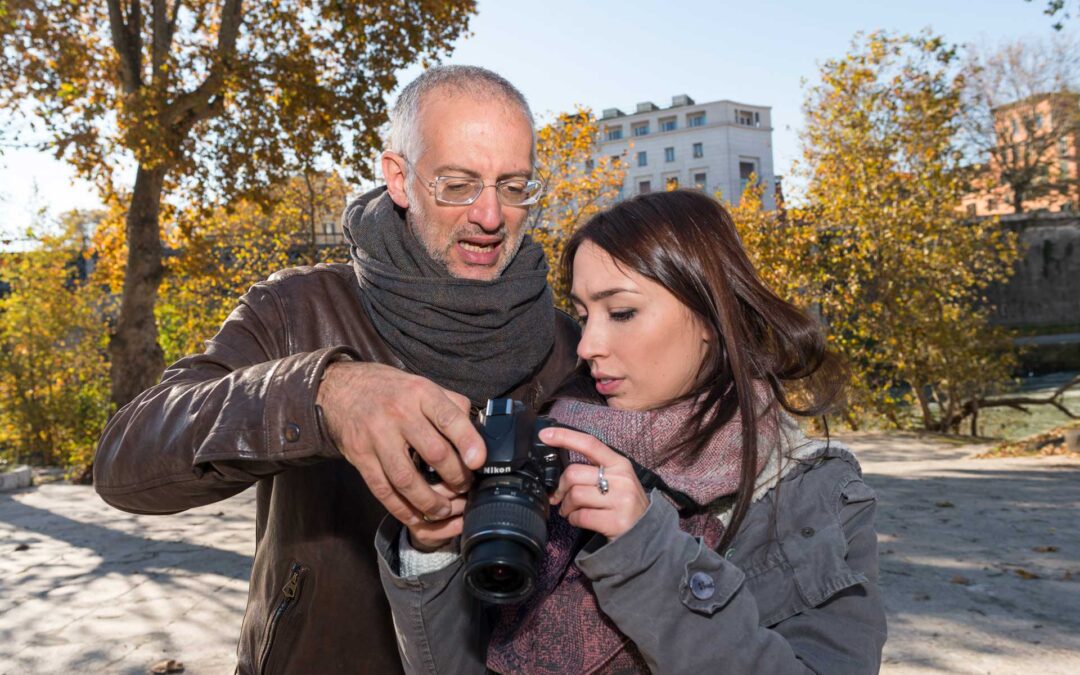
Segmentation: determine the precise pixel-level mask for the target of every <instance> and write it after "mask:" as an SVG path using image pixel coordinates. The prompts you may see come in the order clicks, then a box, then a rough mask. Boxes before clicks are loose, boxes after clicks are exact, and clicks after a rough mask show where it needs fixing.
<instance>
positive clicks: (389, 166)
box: [380, 150, 409, 209]
mask: <svg viewBox="0 0 1080 675" xmlns="http://www.w3.org/2000/svg"><path fill="white" fill-rule="evenodd" d="M380 159H381V161H382V174H383V179H384V180H386V190H387V192H389V193H390V199H393V200H394V203H395V204H397V205H398V206H399V207H401V208H403V209H407V208H409V196H408V195H407V194H406V193H405V181H407V180H409V176H408V173H407V168H406V166H405V158H404V157H402V156H401V155H399V154H397V153H396V152H392V151H390V150H387V151H386V152H384V153H383V154H382V157H381V158H380Z"/></svg>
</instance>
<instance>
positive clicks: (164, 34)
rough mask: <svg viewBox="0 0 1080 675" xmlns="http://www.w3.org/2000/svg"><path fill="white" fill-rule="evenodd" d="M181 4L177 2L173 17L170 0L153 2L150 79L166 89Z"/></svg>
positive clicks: (154, 0)
mask: <svg viewBox="0 0 1080 675" xmlns="http://www.w3.org/2000/svg"><path fill="white" fill-rule="evenodd" d="M179 6H180V3H179V0H178V1H177V3H176V5H175V6H174V7H173V12H172V16H170V15H169V14H170V13H169V6H168V0H153V19H152V26H153V30H152V35H153V37H152V40H153V43H152V45H151V52H152V54H153V56H152V59H151V67H152V68H153V70H152V71H151V73H150V79H151V81H152V82H153V83H154V84H155V85H159V86H161V87H164V86H165V85H166V83H167V82H168V79H169V71H168V68H167V65H168V60H169V50H170V49H172V41H173V32H174V30H175V28H176V10H177V9H179Z"/></svg>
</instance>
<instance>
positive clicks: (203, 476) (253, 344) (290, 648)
mask: <svg viewBox="0 0 1080 675" xmlns="http://www.w3.org/2000/svg"><path fill="white" fill-rule="evenodd" d="M360 293H361V289H360V286H359V284H358V283H357V281H356V276H355V275H354V273H353V270H352V267H351V266H349V265H344V264H335V265H319V266H318V267H314V268H298V269H292V270H286V271H284V272H280V273H278V274H275V275H274V276H273V277H271V278H270V279H269V280H268V281H266V282H264V283H260V284H256V285H255V286H253V287H252V288H251V290H250V291H248V293H247V294H246V295H244V297H243V298H241V300H240V304H239V306H238V307H237V308H236V309H235V310H234V311H233V313H232V314H231V315H230V316H229V318H228V319H227V320H226V321H225V324H224V325H223V326H222V327H221V330H220V331H219V332H218V334H217V335H216V336H215V337H214V338H213V339H212V340H210V341H209V342H208V343H207V347H206V351H205V352H203V353H202V354H198V355H195V356H189V357H186V358H184V359H181V360H180V361H178V362H176V363H175V364H173V365H172V366H171V367H170V368H168V369H167V370H166V371H165V374H164V376H163V377H162V380H161V383H160V384H158V385H156V386H154V387H151V388H150V389H147V390H146V391H144V392H143V393H142V394H140V395H139V396H138V397H137V398H136V399H135V400H134V401H132V402H131V403H129V404H128V405H126V406H125V407H124V408H122V409H121V410H120V411H119V412H118V413H117V414H116V415H115V416H114V417H113V418H112V419H111V420H110V421H109V424H108V425H107V426H106V428H105V432H104V434H103V435H102V438H101V442H100V444H99V446H98V450H97V455H96V457H95V460H94V484H95V485H96V487H97V491H98V494H100V495H101V497H102V498H103V499H104V500H105V501H106V502H108V503H109V504H111V505H113V506H115V507H117V508H120V509H123V510H125V511H130V512H133V513H175V512H177V511H182V510H184V509H188V508H191V507H194V506H200V505H203V504H208V503H211V502H215V501H217V500H220V499H225V498H227V497H229V496H231V495H234V494H236V493H238V492H240V491H242V490H244V489H246V488H247V487H249V486H250V485H252V484H256V485H257V490H258V493H257V509H258V512H257V520H256V532H255V537H256V550H255V561H254V567H253V569H252V571H251V584H250V587H249V591H248V604H247V610H246V612H245V614H244V623H243V628H242V631H241V636H240V643H239V645H238V647H237V655H238V661H239V663H238V668H237V670H238V672H241V673H320V674H326V675H329V674H332V673H364V672H377V673H392V672H400V670H401V663H400V660H399V656H398V650H397V646H396V641H395V635H394V629H393V623H392V620H391V616H390V609H389V606H388V605H387V602H386V599H385V598H384V596H383V592H382V587H381V585H380V582H379V569H378V562H377V560H376V555H375V549H374V547H373V545H372V542H373V541H374V539H375V531H376V528H377V526H378V524H379V521H380V520H382V518H383V516H384V515H385V514H386V511H385V510H384V509H383V508H382V506H381V504H379V502H377V501H376V500H375V499H374V497H372V495H371V493H370V492H369V491H368V490H367V488H366V486H365V485H364V483H363V481H362V480H361V478H360V475H359V473H358V472H357V471H356V469H354V468H353V467H352V466H351V465H350V464H348V463H347V462H346V461H345V460H344V459H342V458H341V456H340V454H339V452H338V451H337V449H336V448H335V447H334V445H333V443H332V442H331V441H330V440H329V437H328V435H327V433H326V431H325V428H324V426H323V424H322V420H321V417H320V411H319V410H318V409H317V408H316V406H315V396H316V392H317V390H318V385H319V380H320V378H321V377H322V373H323V370H324V368H325V367H326V364H327V363H328V362H330V361H331V360H334V359H341V358H353V359H357V360H362V361H375V362H379V363H385V364H390V365H394V366H398V367H401V363H400V361H398V360H397V359H396V358H395V357H394V355H393V354H392V353H391V352H390V350H389V349H388V348H387V346H386V345H385V344H384V343H383V341H382V340H381V339H380V337H379V335H378V334H377V333H376V331H375V329H374V327H373V326H372V325H371V323H370V322H369V320H368V318H367V316H366V315H365V314H364V312H363V310H362V306H361V303H360ZM578 334H579V332H578V329H577V325H576V324H575V322H574V321H573V320H572V319H570V318H569V317H568V316H567V315H565V314H563V313H562V312H556V338H555V346H554V348H553V349H552V352H551V354H549V356H548V357H547V359H546V361H545V362H544V363H543V364H542V366H541V367H540V368H539V369H538V371H537V372H536V373H535V375H534V376H533V378H532V379H531V380H530V381H528V382H526V383H524V384H522V385H521V386H519V387H518V388H517V389H515V390H514V391H513V392H508V395H510V396H513V397H514V398H518V399H521V400H524V401H526V402H527V404H531V405H533V406H536V405H538V404H539V403H540V400H541V399H542V398H543V396H544V395H545V394H547V393H550V392H551V391H553V390H554V388H555V387H556V386H557V385H558V384H559V382H561V380H562V379H563V378H564V377H565V376H566V375H567V374H568V373H569V371H570V370H571V369H572V368H573V366H574V363H575V360H576V357H575V347H576V343H577V338H578ZM420 374H421V375H422V374H423V373H420ZM477 377H483V374H482V373H477Z"/></svg>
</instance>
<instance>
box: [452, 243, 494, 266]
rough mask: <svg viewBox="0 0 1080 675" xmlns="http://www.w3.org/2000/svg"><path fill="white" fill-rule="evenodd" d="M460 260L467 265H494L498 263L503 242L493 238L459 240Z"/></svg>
mask: <svg viewBox="0 0 1080 675" xmlns="http://www.w3.org/2000/svg"><path fill="white" fill-rule="evenodd" d="M457 243H458V247H459V249H460V251H461V259H462V261H463V262H465V263H466V264H467V265H494V264H496V263H497V262H498V261H499V253H500V250H501V248H502V243H503V240H502V238H501V237H495V238H490V239H486V238H469V239H459V240H458V242H457Z"/></svg>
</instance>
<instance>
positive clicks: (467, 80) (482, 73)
mask: <svg viewBox="0 0 1080 675" xmlns="http://www.w3.org/2000/svg"><path fill="white" fill-rule="evenodd" d="M438 89H448V90H451V91H454V92H456V93H463V94H468V95H470V96H474V97H476V98H477V99H478V100H480V101H492V100H499V99H502V100H503V101H505V102H507V103H509V104H511V105H513V106H517V107H518V108H519V109H520V110H521V113H522V114H523V115H524V116H525V119H527V120H528V121H529V126H530V127H532V126H533V116H532V111H531V110H530V109H529V103H528V101H526V100H525V96H524V95H523V94H522V93H521V92H520V91H518V89H517V87H515V86H514V85H512V84H510V83H509V82H508V81H507V80H506V78H504V77H502V76H501V75H499V74H497V73H494V72H492V71H490V70H488V69H486V68H480V67H479V66H434V67H432V68H429V69H427V70H426V71H424V73H423V74H422V75H420V77H418V78H416V79H415V80H413V81H412V82H410V83H409V84H407V85H406V86H405V88H404V89H402V90H401V94H400V95H398V98H397V101H396V102H395V103H394V107H393V108H392V109H391V110H390V135H389V138H388V139H387V146H388V147H387V148H386V149H387V150H391V151H393V152H396V153H398V154H400V155H404V156H405V157H407V158H409V159H410V160H411V161H416V159H417V158H418V157H420V155H421V154H422V153H423V151H424V146H423V138H422V136H421V134H420V128H419V127H420V104H421V103H422V102H423V100H424V97H425V96H427V95H428V94H430V93H431V92H433V91H436V90H438ZM535 137H536V132H535V130H534V131H533V138H534V141H535ZM533 145H534V146H535V142H534V144H533ZM532 152H533V155H535V152H536V151H535V149H534V150H533V151H532ZM531 159H534V160H535V157H531Z"/></svg>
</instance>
